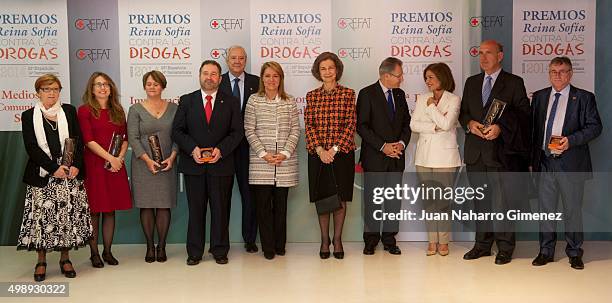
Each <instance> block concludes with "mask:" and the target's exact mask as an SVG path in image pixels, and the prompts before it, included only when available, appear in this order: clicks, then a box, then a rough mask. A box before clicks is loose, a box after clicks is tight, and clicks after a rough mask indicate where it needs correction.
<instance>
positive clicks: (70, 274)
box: [59, 259, 76, 278]
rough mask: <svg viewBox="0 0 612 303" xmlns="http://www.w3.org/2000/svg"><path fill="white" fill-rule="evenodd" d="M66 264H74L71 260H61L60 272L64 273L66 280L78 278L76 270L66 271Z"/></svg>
mask: <svg viewBox="0 0 612 303" xmlns="http://www.w3.org/2000/svg"><path fill="white" fill-rule="evenodd" d="M66 264H70V265H72V262H70V259H66V260H60V261H59V265H60V271H61V272H62V274H64V276H65V277H66V278H74V277H76V271H74V268H73V269H72V270H65V269H64V265H66Z"/></svg>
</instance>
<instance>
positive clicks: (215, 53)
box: [210, 48, 221, 59]
mask: <svg viewBox="0 0 612 303" xmlns="http://www.w3.org/2000/svg"><path fill="white" fill-rule="evenodd" d="M210 55H211V56H212V57H213V58H214V59H219V55H221V53H219V50H217V49H216V48H215V49H213V50H212V51H211V52H210Z"/></svg>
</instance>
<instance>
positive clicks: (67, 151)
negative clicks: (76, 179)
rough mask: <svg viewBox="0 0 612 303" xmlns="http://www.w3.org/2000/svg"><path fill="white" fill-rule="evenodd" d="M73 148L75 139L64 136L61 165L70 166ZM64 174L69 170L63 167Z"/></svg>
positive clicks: (72, 158) (72, 159)
mask: <svg viewBox="0 0 612 303" xmlns="http://www.w3.org/2000/svg"><path fill="white" fill-rule="evenodd" d="M74 150H75V140H74V138H66V139H65V140H64V152H63V153H62V162H61V165H63V166H66V167H70V166H72V163H73V162H74ZM64 171H65V172H66V174H68V173H69V170H67V169H65V168H64Z"/></svg>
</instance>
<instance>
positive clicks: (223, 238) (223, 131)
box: [172, 60, 244, 265]
mask: <svg viewBox="0 0 612 303" xmlns="http://www.w3.org/2000/svg"><path fill="white" fill-rule="evenodd" d="M199 78H200V87H201V89H199V90H196V91H194V92H192V93H190V94H187V95H183V96H181V98H180V101H179V106H178V109H177V112H176V115H175V117H174V122H173V125H172V139H173V140H174V142H176V144H177V145H178V147H179V149H180V158H179V164H178V168H179V171H180V172H182V173H183V174H184V176H185V188H186V190H187V203H188V206H189V223H188V226H187V254H188V258H187V265H196V264H198V263H199V262H200V261H201V260H202V255H203V254H204V244H205V240H206V236H205V232H206V231H205V226H206V208H207V206H209V207H210V218H211V224H210V226H211V231H210V249H209V252H210V253H211V254H212V255H213V257H214V259H215V261H216V262H217V263H218V264H226V263H227V262H228V259H227V253H228V251H229V228H228V227H229V226H228V225H229V210H230V203H231V200H232V185H233V183H234V150H235V149H236V147H237V146H238V144H240V141H241V140H242V138H243V137H244V127H243V123H242V116H241V114H240V103H239V101H238V100H237V99H236V98H235V97H234V96H232V95H227V94H225V93H223V92H222V91H219V90H218V88H219V83H220V82H221V66H220V65H219V63H217V62H216V61H213V60H206V61H204V62H203V63H202V65H201V66H200V77H199ZM203 148H212V154H211V155H209V156H208V157H204V156H203V155H202V149H203Z"/></svg>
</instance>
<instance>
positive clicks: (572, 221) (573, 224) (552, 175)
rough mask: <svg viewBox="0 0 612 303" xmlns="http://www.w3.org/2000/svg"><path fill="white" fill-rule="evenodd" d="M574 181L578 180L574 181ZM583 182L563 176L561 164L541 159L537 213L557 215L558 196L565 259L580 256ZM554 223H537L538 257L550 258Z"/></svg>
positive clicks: (549, 221) (554, 240)
mask: <svg viewBox="0 0 612 303" xmlns="http://www.w3.org/2000/svg"><path fill="white" fill-rule="evenodd" d="M576 179H577V180H576ZM583 193H584V181H583V180H582V179H580V178H573V177H572V176H571V174H570V173H565V172H563V169H562V168H561V164H560V161H559V160H558V159H555V158H552V157H546V156H544V155H542V172H541V173H540V175H539V182H538V197H539V206H540V212H545V213H553V212H557V204H558V201H559V195H561V202H562V203H563V221H564V222H565V241H566V242H567V246H566V247H565V253H566V254H567V256H568V257H578V256H580V257H581V256H582V254H583V251H582V243H583V241H584V235H583V232H582V195H583ZM556 229H557V222H556V221H553V220H542V221H540V253H542V254H544V255H546V256H549V257H553V256H554V255H555V246H556V244H557V231H556Z"/></svg>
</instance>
